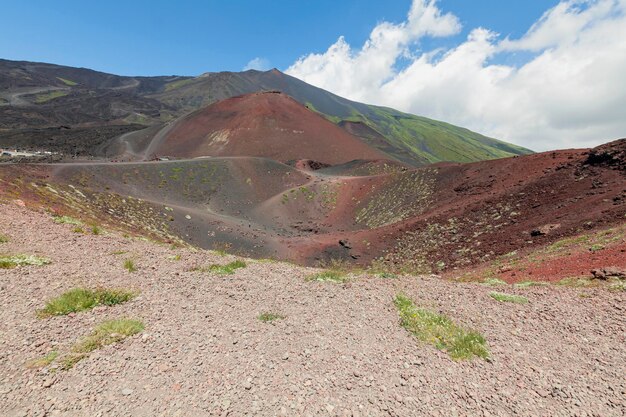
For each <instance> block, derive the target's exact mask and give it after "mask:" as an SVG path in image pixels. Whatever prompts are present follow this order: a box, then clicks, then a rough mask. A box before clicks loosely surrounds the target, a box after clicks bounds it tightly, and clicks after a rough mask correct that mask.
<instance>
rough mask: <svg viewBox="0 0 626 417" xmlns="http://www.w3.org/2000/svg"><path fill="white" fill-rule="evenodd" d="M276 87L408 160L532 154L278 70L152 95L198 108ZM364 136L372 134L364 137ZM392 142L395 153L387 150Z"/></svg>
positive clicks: (227, 75)
mask: <svg viewBox="0 0 626 417" xmlns="http://www.w3.org/2000/svg"><path fill="white" fill-rule="evenodd" d="M259 90H279V91H282V92H284V93H286V94H288V95H289V96H291V97H293V98H295V99H296V100H298V101H299V102H300V103H303V104H305V105H307V106H308V107H309V108H311V109H312V110H315V111H317V112H320V114H322V115H324V116H325V117H327V118H328V119H329V120H331V121H333V122H335V123H340V122H342V121H349V122H357V123H362V124H364V125H366V126H368V127H369V128H370V130H374V131H375V132H376V134H375V135H376V136H382V137H383V138H384V142H385V143H383V144H381V143H380V142H379V141H378V139H379V138H378V137H377V138H376V139H375V140H372V141H371V142H368V143H370V144H371V145H373V146H375V147H378V148H379V149H381V150H383V151H386V152H387V153H390V154H391V155H393V156H394V157H396V158H397V159H399V160H402V161H404V162H406V163H410V164H412V165H418V166H419V165H425V164H429V163H435V162H439V161H457V162H471V161H480V160H485V159H494V158H504V157H508V156H513V155H522V154H527V153H530V151H529V150H528V149H524V148H522V147H519V146H515V145H511V144H508V143H505V142H502V141H498V140H495V139H492V138H488V137H486V136H483V135H480V134H477V133H475V132H472V131H470V130H467V129H463V128H459V127H457V126H453V125H450V124H447V123H444V122H439V121H436V120H432V119H428V118H425V117H420V116H415V115H411V114H407V113H403V112H399V111H397V110H394V109H390V108H387V107H380V106H372V105H368V104H363V103H358V102H354V101H351V100H347V99H345V98H342V97H339V96H337V95H335V94H332V93H330V92H328V91H325V90H323V89H321V88H318V87H315V86H312V85H310V84H307V83H305V82H303V81H301V80H299V79H297V78H294V77H291V76H289V75H287V74H284V73H282V72H280V71H278V70H276V69H273V70H270V71H265V72H261V71H246V72H241V73H231V72H221V73H208V74H204V75H202V76H200V77H197V78H194V79H191V80H186V81H185V82H184V83H179V84H178V86H177V87H176V88H171V89H170V90H169V91H166V92H163V93H158V94H156V95H152V96H151V97H153V98H156V99H158V100H159V101H161V102H163V103H166V104H168V105H170V106H186V107H189V108H197V107H199V106H201V105H206V104H209V103H212V102H214V101H217V100H221V99H223V98H227V97H230V96H232V95H236V94H244V93H251V92H254V91H259ZM362 138H363V139H364V140H365V141H368V140H370V139H371V138H372V135H371V134H365V135H363V136H362ZM388 147H391V148H392V149H393V153H391V152H389V150H387V149H385V148H388Z"/></svg>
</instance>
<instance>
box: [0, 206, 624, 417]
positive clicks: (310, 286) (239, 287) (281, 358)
mask: <svg viewBox="0 0 626 417" xmlns="http://www.w3.org/2000/svg"><path fill="white" fill-rule="evenodd" d="M0 225H1V226H0V232H2V233H4V234H5V235H8V236H9V238H10V241H9V242H8V243H3V244H0V252H4V253H27V254H38V255H42V256H47V257H49V258H51V259H52V263H51V264H50V265H46V266H42V267H22V268H17V269H11V270H0V305H1V306H2V308H1V309H0V415H2V416H27V415H28V416H31V415H32V416H44V415H51V416H57V415H67V416H102V415H106V416H122V415H125V416H126V415H136V416H155V415H166V416H203V415H231V416H240V415H262V416H265V415H267V416H273V415H286V416H287V415H288V416H300V415H302V416H307V415H340V416H344V415H346V416H349V415H352V416H357V415H358V416H368V415H371V416H379V415H392V416H416V415H442V416H444V415H445V416H451V415H527V416H538V415H545V416H548V415H549V416H561V415H562V416H565V415H576V416H585V415H589V416H590V415H594V416H623V415H624V414H625V413H626V379H625V378H624V375H626V349H625V346H626V343H625V328H626V321H625V319H624V313H625V309H626V303H624V301H625V296H624V293H623V292H621V293H613V292H608V291H606V290H602V289H584V292H585V294H587V296H588V297H587V298H582V297H581V296H580V290H576V289H569V288H555V287H532V288H529V289H525V290H520V289H513V288H511V287H504V289H502V287H500V288H498V290H499V291H506V292H509V293H518V294H523V295H525V296H527V297H528V298H529V299H530V303H529V304H524V305H518V304H510V303H498V302H497V301H495V300H493V299H491V298H490V297H489V296H488V293H489V292H490V291H492V290H493V289H492V288H489V287H484V286H481V285H478V284H460V283H453V282H449V281H443V280H441V279H439V278H436V277H410V276H406V277H401V278H399V279H382V278H376V277H373V276H369V275H365V274H364V275H360V276H357V277H354V278H353V279H352V280H351V281H350V282H349V283H347V284H345V285H338V284H332V283H320V282H306V281H305V277H306V276H307V275H308V274H310V273H312V272H314V270H312V269H306V268H301V267H296V266H292V265H289V264H283V263H263V262H257V261H248V267H246V268H244V269H239V270H237V272H236V273H235V274H234V275H230V276H219V275H212V274H209V273H203V272H198V271H196V272H190V271H189V270H190V269H191V268H193V267H194V266H198V265H209V264H211V263H226V262H228V261H231V260H233V259H234V258H232V257H230V256H226V257H220V256H219V255H217V254H214V253H211V252H205V251H199V250H192V249H171V248H170V247H169V246H164V245H158V244H154V243H150V242H145V241H140V240H136V239H129V238H123V237H121V236H119V235H117V234H114V233H110V234H109V233H107V234H105V235H101V236H94V235H81V234H76V233H74V232H73V231H72V229H73V226H71V225H61V224H55V223H54V222H53V221H52V220H51V218H50V217H49V215H47V214H44V213H36V212H32V211H29V210H27V209H25V208H22V207H18V206H15V205H0ZM117 251H128V253H126V254H117V255H116V254H114V252H117ZM176 254H180V256H181V259H180V260H178V261H177V260H173V259H169V258H168V257H170V256H172V255H176ZM127 258H133V259H135V261H136V264H137V266H138V271H137V272H135V273H129V272H127V271H126V270H124V269H123V266H122V264H123V262H124V260H125V259H127ZM79 285H80V286H88V287H96V286H107V287H129V288H137V289H139V290H141V295H140V296H139V297H138V298H136V299H134V300H133V301H130V302H128V303H126V304H123V305H119V306H114V307H97V308H96V309H94V310H92V311H90V312H83V313H78V314H75V315H72V316H61V317H54V318H49V319H38V318H37V317H36V315H35V312H36V310H37V309H38V308H41V307H43V305H44V303H45V301H46V300H48V299H49V298H51V297H54V296H56V295H58V294H60V293H61V292H63V291H65V290H67V289H70V288H73V287H75V286H79ZM400 292H403V293H405V294H407V295H408V296H410V297H411V298H413V299H414V300H415V302H416V303H417V304H418V305H422V306H425V307H429V308H432V309H435V310H438V311H441V312H444V313H446V314H447V315H448V316H450V317H451V318H453V319H454V320H455V321H456V322H458V323H461V324H463V325H465V326H468V327H472V328H475V329H477V330H479V331H480V332H482V333H483V334H484V336H485V337H486V339H487V341H488V343H489V346H490V350H491V353H492V361H484V360H481V359H476V360H473V361H464V362H455V361H452V360H451V359H450V358H449V356H448V355H447V354H446V353H445V352H442V351H438V350H437V349H435V348H434V347H432V346H430V345H425V344H422V343H420V342H419V341H417V340H416V339H415V338H414V337H413V336H412V335H410V334H409V333H408V332H407V331H406V330H404V329H403V328H402V327H400V325H399V318H398V313H397V312H396V310H395V307H394V306H393V303H392V300H393V297H394V295H396V294H398V293H400ZM266 311H271V312H277V313H282V314H284V315H285V316H286V318H285V319H284V320H278V321H276V322H274V324H267V323H263V322H261V321H260V320H259V319H258V318H257V316H258V315H259V314H261V313H263V312H266ZM118 317H130V318H139V319H141V320H143V321H144V323H145V324H146V328H145V330H144V331H143V332H142V333H140V334H138V335H136V336H133V337H131V338H128V339H126V340H124V341H122V342H120V343H118V344H115V345H110V346H107V347H105V348H102V349H100V350H97V351H95V352H93V353H92V354H91V355H89V356H88V357H87V358H86V359H84V360H82V361H81V362H79V363H78V364H76V365H75V366H74V367H73V368H72V369H71V370H68V371H63V370H60V369H58V370H56V372H55V371H54V370H53V367H48V368H44V369H42V370H35V369H29V368H27V367H26V366H25V362H27V361H28V360H30V359H34V358H38V357H41V356H43V355H45V354H46V353H48V352H49V351H50V350H52V349H53V348H56V349H58V350H59V351H67V350H68V349H69V348H70V346H71V345H72V344H73V343H75V342H76V341H77V340H78V339H80V338H81V337H83V336H85V335H87V334H89V333H90V332H91V330H92V329H93V328H94V327H95V325H97V324H98V323H99V322H101V321H103V320H106V319H111V318H118ZM53 366H54V365H53Z"/></svg>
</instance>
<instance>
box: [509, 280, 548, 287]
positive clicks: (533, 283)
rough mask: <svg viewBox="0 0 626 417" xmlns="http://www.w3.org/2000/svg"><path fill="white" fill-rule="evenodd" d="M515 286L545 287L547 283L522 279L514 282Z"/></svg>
mask: <svg viewBox="0 0 626 417" xmlns="http://www.w3.org/2000/svg"><path fill="white" fill-rule="evenodd" d="M514 285H515V286H516V287H517V288H528V287H545V286H547V285H549V284H548V283H547V282H537V281H523V282H518V283H517V284H514Z"/></svg>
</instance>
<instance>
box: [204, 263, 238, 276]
mask: <svg viewBox="0 0 626 417" xmlns="http://www.w3.org/2000/svg"><path fill="white" fill-rule="evenodd" d="M245 267H246V263H245V262H244V261H241V260H236V261H233V262H230V263H228V264H226V265H219V264H213V265H211V266H209V267H208V268H197V269H196V270H198V271H202V272H210V273H213V274H219V275H232V274H234V273H235V271H236V270H237V269H240V268H245Z"/></svg>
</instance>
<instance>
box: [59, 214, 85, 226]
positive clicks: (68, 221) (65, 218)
mask: <svg viewBox="0 0 626 417" xmlns="http://www.w3.org/2000/svg"><path fill="white" fill-rule="evenodd" d="M54 222H55V223H58V224H73V225H74V226H82V224H83V222H81V221H80V220H77V219H75V218H73V217H70V216H54Z"/></svg>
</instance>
